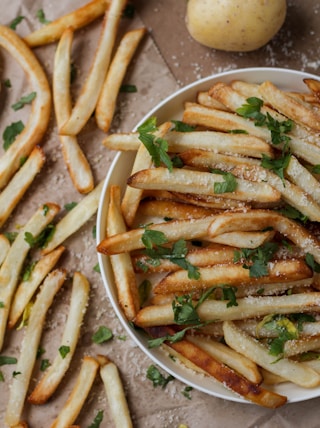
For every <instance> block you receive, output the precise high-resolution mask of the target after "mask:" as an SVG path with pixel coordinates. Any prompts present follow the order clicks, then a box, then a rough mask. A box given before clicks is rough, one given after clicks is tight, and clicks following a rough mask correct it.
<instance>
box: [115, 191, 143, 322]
mask: <svg viewBox="0 0 320 428" xmlns="http://www.w3.org/2000/svg"><path fill="white" fill-rule="evenodd" d="M120 199H121V197H120V188H119V187H117V186H112V187H111V189H110V204H109V210H108V220H107V234H108V235H114V234H116V233H122V232H125V231H126V230H127V228H126V225H125V221H124V219H123V216H122V211H121V206H120ZM110 262H111V266H112V269H113V272H114V277H115V283H116V287H117V291H118V299H119V303H120V306H121V308H122V310H123V312H124V314H125V316H126V317H127V319H128V320H130V321H132V320H133V319H134V317H135V316H136V313H137V312H138V310H139V308H140V299H139V293H138V284H137V279H136V276H135V273H134V268H133V265H132V261H131V258H130V254H128V253H122V254H115V255H113V256H111V257H110Z"/></svg>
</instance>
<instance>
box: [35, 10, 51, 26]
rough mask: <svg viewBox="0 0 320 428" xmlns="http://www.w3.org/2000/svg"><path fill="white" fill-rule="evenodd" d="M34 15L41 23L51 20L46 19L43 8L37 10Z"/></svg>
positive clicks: (47, 22)
mask: <svg viewBox="0 0 320 428" xmlns="http://www.w3.org/2000/svg"><path fill="white" fill-rule="evenodd" d="M36 17H37V18H38V20H39V22H40V23H41V24H49V23H50V22H51V21H48V20H47V19H46V15H45V13H44V11H43V9H39V10H37V13H36Z"/></svg>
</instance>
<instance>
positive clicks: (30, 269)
mask: <svg viewBox="0 0 320 428" xmlns="http://www.w3.org/2000/svg"><path fill="white" fill-rule="evenodd" d="M36 264H37V261H33V262H32V263H30V264H28V265H27V266H26V267H25V269H24V272H23V274H22V281H29V279H30V278H31V275H32V272H33V270H34V268H35V266H36Z"/></svg>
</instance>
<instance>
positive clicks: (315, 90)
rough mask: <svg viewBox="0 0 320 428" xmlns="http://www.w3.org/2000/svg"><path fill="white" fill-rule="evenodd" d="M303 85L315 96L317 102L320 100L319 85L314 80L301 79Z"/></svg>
mask: <svg viewBox="0 0 320 428" xmlns="http://www.w3.org/2000/svg"><path fill="white" fill-rule="evenodd" d="M303 81H304V83H305V84H306V85H307V87H308V88H309V89H310V90H311V91H312V93H313V94H314V95H315V97H316V99H317V100H318V101H319V98H320V85H319V81H318V80H316V79H303Z"/></svg>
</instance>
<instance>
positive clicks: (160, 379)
mask: <svg viewBox="0 0 320 428" xmlns="http://www.w3.org/2000/svg"><path fill="white" fill-rule="evenodd" d="M147 379H149V380H151V381H152V384H153V386H154V387H157V386H161V387H162V388H165V387H166V386H167V385H168V383H169V382H171V381H172V380H174V377H173V376H171V375H169V376H167V377H165V376H163V374H161V373H160V371H159V369H158V368H157V367H156V366H154V365H153V364H151V366H149V367H148V370H147Z"/></svg>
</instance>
